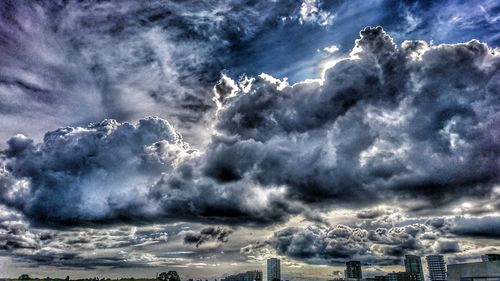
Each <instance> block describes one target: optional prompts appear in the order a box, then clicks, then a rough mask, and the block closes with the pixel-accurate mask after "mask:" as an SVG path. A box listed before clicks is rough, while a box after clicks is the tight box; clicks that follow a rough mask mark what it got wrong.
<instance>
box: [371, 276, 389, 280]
mask: <svg viewBox="0 0 500 281" xmlns="http://www.w3.org/2000/svg"><path fill="white" fill-rule="evenodd" d="M373 279H374V280H375V281H387V276H383V275H379V276H375V277H373Z"/></svg>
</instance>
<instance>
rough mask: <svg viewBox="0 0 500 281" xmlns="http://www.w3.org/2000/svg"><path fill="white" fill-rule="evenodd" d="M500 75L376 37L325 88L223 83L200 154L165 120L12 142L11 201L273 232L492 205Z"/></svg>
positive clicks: (7, 180) (50, 212)
mask: <svg viewBox="0 0 500 281" xmlns="http://www.w3.org/2000/svg"><path fill="white" fill-rule="evenodd" d="M499 66H500V56H499V54H498V52H497V50H495V49H491V48H489V47H488V46H487V45H486V44H484V43H480V42H478V41H475V40H472V41H470V42H467V43H463V44H454V45H435V46H434V45H429V44H428V43H426V42H423V41H406V42H404V43H403V44H402V45H401V46H400V47H397V46H396V44H395V43H394V42H393V40H392V38H391V37H390V36H389V35H388V34H387V33H385V32H384V31H383V29H382V28H381V27H367V28H365V29H363V30H362V31H361V32H360V39H358V40H356V42H355V46H354V48H353V50H352V52H351V54H350V56H348V57H346V58H343V59H339V60H338V61H337V62H336V63H335V64H334V65H333V66H332V67H331V68H329V69H327V70H326V71H325V73H324V75H323V77H322V79H317V80H308V81H303V82H301V83H297V84H294V85H289V84H288V83H287V82H286V81H284V80H279V79H276V78H273V77H271V76H269V75H266V74H262V75H260V76H258V77H242V78H241V79H240V80H238V81H235V80H232V79H231V78H229V77H227V76H223V77H222V79H221V80H220V81H219V83H218V84H217V85H216V86H215V88H214V92H215V93H214V94H215V98H214V99H215V101H216V105H217V112H216V116H217V119H216V121H215V124H214V129H215V131H213V132H212V138H211V141H210V143H209V144H208V145H207V146H206V147H205V148H203V149H201V150H199V151H198V150H194V149H192V148H190V147H189V145H188V144H187V143H186V142H185V141H184V140H183V139H182V137H181V135H180V134H179V133H178V132H177V131H176V130H175V129H174V128H173V126H172V125H170V124H169V123H168V122H167V121H165V120H163V119H160V118H149V119H143V120H141V121H140V122H139V123H138V124H136V125H132V124H129V123H119V122H116V121H113V120H106V121H103V122H101V123H96V124H92V125H89V126H88V127H66V128H61V129H58V130H56V131H52V132H49V133H47V134H46V135H45V137H44V140H43V141H42V142H41V143H35V141H33V140H32V139H29V138H27V137H24V136H16V137H13V138H11V139H10V140H9V141H8V147H7V149H5V150H4V151H3V155H4V158H5V170H4V172H3V174H2V175H3V176H2V185H3V186H4V187H3V188H2V193H1V194H2V196H1V200H2V202H3V203H4V204H6V205H8V206H10V207H12V208H14V209H16V210H19V211H20V212H22V213H23V214H24V215H26V216H27V217H28V218H29V219H30V220H31V221H33V222H36V223H40V224H42V225H52V226H64V225H69V226H78V225H92V224H109V223H124V222H128V223H147V222H154V221H158V220H159V221H168V220H170V219H173V218H175V219H178V220H179V219H180V220H189V221H202V222H210V223H224V224H253V225H265V224H273V223H277V222H283V221H286V220H287V218H288V217H289V216H290V215H295V214H299V213H303V214H304V215H306V217H310V216H309V215H310V214H312V212H311V210H318V209H319V210H330V209H332V208H334V207H338V206H348V207H349V208H355V207H357V206H371V205H374V204H377V203H381V202H394V201H398V202H400V204H402V205H403V206H404V207H405V208H406V209H407V210H408V211H412V212H419V211H422V210H425V209H429V208H433V205H434V204H441V205H443V206H446V204H449V203H451V202H456V201H457V200H460V199H463V198H465V197H466V196H468V197H475V198H479V199H481V198H483V199H484V198H487V197H488V196H490V195H491V193H492V190H493V186H494V185H495V184H497V183H498V180H499V179H498V172H497V171H498V168H499V161H498V159H500V157H499V153H498V151H500V147H499V146H500V142H499V136H500V127H499V126H498V124H499V122H498V121H499V118H500V116H499V115H498V112H500V110H499V105H500V100H499V92H498V89H500V87H498V86H499V83H500V81H499V76H498V69H499ZM69 203H71V204H69ZM317 219H318V220H320V218H319V217H318V218H317ZM393 251H398V249H393Z"/></svg>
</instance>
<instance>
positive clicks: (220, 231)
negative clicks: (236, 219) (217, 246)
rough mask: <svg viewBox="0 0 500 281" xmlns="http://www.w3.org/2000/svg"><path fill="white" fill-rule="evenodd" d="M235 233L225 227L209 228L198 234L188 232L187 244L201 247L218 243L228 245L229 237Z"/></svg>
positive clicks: (185, 237) (186, 236)
mask: <svg viewBox="0 0 500 281" xmlns="http://www.w3.org/2000/svg"><path fill="white" fill-rule="evenodd" d="M232 232H233V231H232V230H230V229H225V228H223V227H217V228H216V227H213V226H211V227H207V228H203V229H202V230H200V231H199V232H198V233H195V232H188V233H186V235H184V243H185V244H194V245H196V247H199V246H200V245H201V244H203V243H206V242H210V241H216V242H219V243H226V242H227V240H228V238H229V235H231V233H232Z"/></svg>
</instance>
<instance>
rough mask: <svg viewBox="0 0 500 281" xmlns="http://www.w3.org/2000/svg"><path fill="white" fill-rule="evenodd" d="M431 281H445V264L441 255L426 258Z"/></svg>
mask: <svg viewBox="0 0 500 281" xmlns="http://www.w3.org/2000/svg"><path fill="white" fill-rule="evenodd" d="M426 260H427V268H428V269H429V276H430V278H431V281H446V263H445V262H444V258H443V256H442V255H430V256H427V257H426Z"/></svg>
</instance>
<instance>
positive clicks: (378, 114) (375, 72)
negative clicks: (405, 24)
mask: <svg viewBox="0 0 500 281" xmlns="http://www.w3.org/2000/svg"><path fill="white" fill-rule="evenodd" d="M360 35H361V38H360V39H358V40H357V41H356V45H355V47H354V49H353V52H352V53H351V57H350V58H347V59H343V60H340V61H338V62H337V63H336V64H335V66H333V67H332V68H330V69H328V70H326V71H325V73H324V77H323V79H322V80H315V81H304V82H301V83H298V84H294V85H289V84H288V83H286V81H281V80H278V79H275V78H272V77H270V76H268V75H261V76H260V77H256V78H254V80H252V82H251V83H250V85H243V84H244V83H241V84H240V85H239V86H237V87H236V88H229V90H227V92H222V90H220V89H223V88H225V89H228V88H227V87H218V88H216V90H217V91H220V92H219V93H218V96H219V97H223V98H222V101H223V102H221V104H222V106H221V108H219V111H218V122H217V124H216V128H217V130H218V131H219V132H220V133H221V134H222V136H218V137H216V138H214V139H213V140H212V143H211V144H210V146H209V148H208V150H207V152H206V154H207V157H206V159H207V160H206V164H205V172H206V174H207V175H208V176H210V177H213V178H215V179H217V180H218V181H220V182H235V181H238V180H240V179H243V178H244V179H252V180H254V181H256V182H258V183H259V184H261V185H265V186H281V185H284V186H287V187H288V189H287V197H288V198H289V199H291V200H301V201H304V202H307V203H320V204H322V203H325V204H332V203H335V204H344V205H348V206H351V207H352V206H353V205H369V204H373V203H376V202H379V201H385V200H389V201H390V200H395V199H397V200H398V201H400V202H402V203H403V204H407V207H408V208H409V209H413V210H415V211H418V210H421V209H425V208H429V207H431V206H433V205H434V204H447V203H449V202H453V201H454V200H456V199H459V198H462V197H463V196H471V197H473V198H481V197H484V196H489V194H491V192H492V188H493V186H494V184H497V183H498V180H499V179H498V172H497V171H498V168H499V162H498V159H499V155H498V153H497V151H499V149H498V148H499V145H500V142H499V135H500V130H499V127H498V118H499V115H498V109H499V105H500V104H499V100H498V96H499V93H498V84H499V83H500V82H499V81H500V79H499V78H500V77H499V76H498V69H499V63H500V57H499V53H498V51H497V50H494V49H490V48H488V46H487V45H485V44H483V43H480V42H478V41H475V40H473V41H470V42H467V43H463V44H454V45H437V46H432V45H428V44H427V43H426V42H423V41H406V42H404V43H403V44H402V46H401V47H400V48H397V47H396V45H395V44H394V42H393V41H392V39H391V38H390V37H389V35H388V34H386V33H385V32H384V31H383V30H382V28H380V27H377V28H365V29H364V30H362V31H361V33H360ZM243 82H244V81H243ZM221 83H226V82H225V81H221ZM232 84H236V85H237V83H232ZM231 155H238V157H231ZM410 199H411V202H410Z"/></svg>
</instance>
